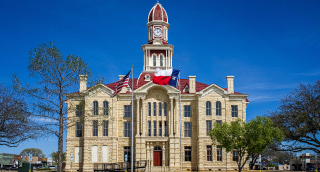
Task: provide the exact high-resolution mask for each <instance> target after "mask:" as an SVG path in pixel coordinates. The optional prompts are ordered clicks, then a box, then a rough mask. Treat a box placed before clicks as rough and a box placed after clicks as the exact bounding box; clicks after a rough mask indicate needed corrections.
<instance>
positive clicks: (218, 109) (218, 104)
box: [216, 101, 221, 116]
mask: <svg viewBox="0 0 320 172" xmlns="http://www.w3.org/2000/svg"><path fill="white" fill-rule="evenodd" d="M216 115H217V116H221V102H219V101H218V102H216Z"/></svg>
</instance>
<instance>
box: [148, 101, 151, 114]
mask: <svg viewBox="0 0 320 172" xmlns="http://www.w3.org/2000/svg"><path fill="white" fill-rule="evenodd" d="M148 116H151V103H150V102H149V103H148Z"/></svg>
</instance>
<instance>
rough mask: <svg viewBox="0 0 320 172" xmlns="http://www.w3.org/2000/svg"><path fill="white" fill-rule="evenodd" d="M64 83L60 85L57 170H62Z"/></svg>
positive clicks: (60, 171)
mask: <svg viewBox="0 0 320 172" xmlns="http://www.w3.org/2000/svg"><path fill="white" fill-rule="evenodd" d="M61 86H62V85H60V95H59V98H60V119H59V143H58V144H59V145H58V169H57V172H62V154H63V98H62V87H61Z"/></svg>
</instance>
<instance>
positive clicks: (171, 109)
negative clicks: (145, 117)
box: [169, 98, 173, 137]
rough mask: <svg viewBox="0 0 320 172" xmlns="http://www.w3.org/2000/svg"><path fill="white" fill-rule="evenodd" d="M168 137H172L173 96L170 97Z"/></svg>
mask: <svg viewBox="0 0 320 172" xmlns="http://www.w3.org/2000/svg"><path fill="white" fill-rule="evenodd" d="M169 129H170V134H169V136H170V137H173V98H170V127H169Z"/></svg>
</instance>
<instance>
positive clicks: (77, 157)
mask: <svg viewBox="0 0 320 172" xmlns="http://www.w3.org/2000/svg"><path fill="white" fill-rule="evenodd" d="M74 162H75V163H82V147H75V150H74Z"/></svg>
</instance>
